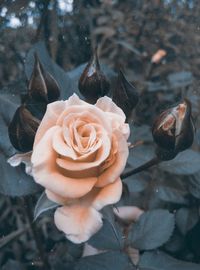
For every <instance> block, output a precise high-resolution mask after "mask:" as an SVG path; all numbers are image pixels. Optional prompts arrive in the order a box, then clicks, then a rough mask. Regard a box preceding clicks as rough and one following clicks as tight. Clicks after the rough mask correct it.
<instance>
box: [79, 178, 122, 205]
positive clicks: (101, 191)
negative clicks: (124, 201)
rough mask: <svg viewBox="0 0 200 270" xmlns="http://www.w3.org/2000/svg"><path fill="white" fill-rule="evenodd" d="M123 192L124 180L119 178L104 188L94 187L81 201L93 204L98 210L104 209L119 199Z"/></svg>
mask: <svg viewBox="0 0 200 270" xmlns="http://www.w3.org/2000/svg"><path fill="white" fill-rule="evenodd" d="M121 194H122V181H121V179H120V178H118V179H117V180H116V181H115V182H114V183H112V184H109V185H107V186H105V187H104V188H93V189H92V191H90V193H88V194H87V195H86V196H84V197H82V198H81V199H80V200H81V203H82V204H85V205H88V206H92V207H94V208H95V209H96V210H100V209H102V208H103V207H104V206H106V205H108V204H114V203H116V202H118V201H119V199H120V197H121Z"/></svg>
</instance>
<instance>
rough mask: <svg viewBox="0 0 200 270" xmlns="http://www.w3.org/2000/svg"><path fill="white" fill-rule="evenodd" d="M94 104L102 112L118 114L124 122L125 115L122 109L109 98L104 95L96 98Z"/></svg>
mask: <svg viewBox="0 0 200 270" xmlns="http://www.w3.org/2000/svg"><path fill="white" fill-rule="evenodd" d="M95 106H97V107H98V108H100V109H101V110H102V111H103V112H111V113H114V114H118V115H120V116H121V117H122V118H123V121H124V122H125V120H126V116H125V114H124V112H123V111H122V109H120V108H119V107H118V106H117V105H116V104H115V103H114V102H113V101H112V99H111V98H109V97H107V96H104V97H101V98H99V99H98V100H97V102H96V104H95Z"/></svg>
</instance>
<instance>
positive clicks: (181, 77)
mask: <svg viewBox="0 0 200 270" xmlns="http://www.w3.org/2000/svg"><path fill="white" fill-rule="evenodd" d="M168 81H169V84H170V87H171V88H178V87H186V86H188V85H190V84H192V81H193V76H192V73H191V72H189V71H180V72H176V73H171V74H169V75H168Z"/></svg>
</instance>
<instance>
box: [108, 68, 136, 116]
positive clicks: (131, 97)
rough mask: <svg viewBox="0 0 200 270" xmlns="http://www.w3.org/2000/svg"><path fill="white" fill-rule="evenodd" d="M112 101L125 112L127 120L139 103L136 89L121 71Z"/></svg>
mask: <svg viewBox="0 0 200 270" xmlns="http://www.w3.org/2000/svg"><path fill="white" fill-rule="evenodd" d="M112 99H113V101H114V102H115V103H116V104H117V105H118V106H119V107H120V108H121V109H122V110H123V111H124V113H125V115H126V117H127V118H129V116H130V115H131V113H132V111H133V109H134V108H135V107H136V105H137V103H138V101H139V95H138V92H137V91H136V88H135V87H134V86H133V85H132V84H131V83H130V82H128V81H127V79H126V78H125V76H124V74H123V72H122V71H121V70H120V71H119V74H118V80H117V86H116V88H115V89H114V91H113V96H112Z"/></svg>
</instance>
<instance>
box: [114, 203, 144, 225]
mask: <svg viewBox="0 0 200 270" xmlns="http://www.w3.org/2000/svg"><path fill="white" fill-rule="evenodd" d="M143 213H144V211H143V210H142V209H140V208H138V207H137V206H120V207H118V208H114V214H115V215H116V216H117V217H119V218H120V219H121V220H123V221H124V222H127V223H131V222H136V221H137V220H138V219H139V217H140V216H141V215H142V214H143Z"/></svg>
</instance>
